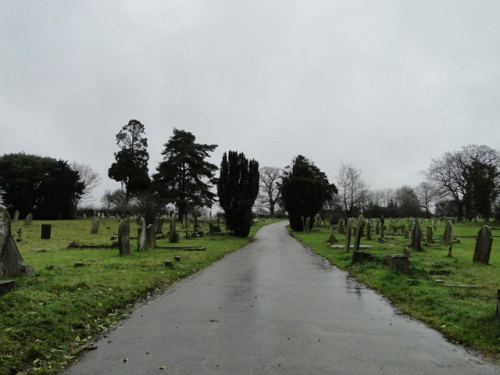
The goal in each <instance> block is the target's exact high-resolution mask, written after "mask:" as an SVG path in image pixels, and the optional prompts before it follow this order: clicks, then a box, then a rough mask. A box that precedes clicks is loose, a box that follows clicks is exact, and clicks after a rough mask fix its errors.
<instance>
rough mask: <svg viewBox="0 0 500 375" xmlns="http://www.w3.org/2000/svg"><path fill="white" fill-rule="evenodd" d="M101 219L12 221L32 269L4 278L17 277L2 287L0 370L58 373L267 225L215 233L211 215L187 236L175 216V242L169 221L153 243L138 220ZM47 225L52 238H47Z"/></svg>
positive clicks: (13, 231) (191, 228)
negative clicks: (130, 315) (131, 315)
mask: <svg viewBox="0 0 500 375" xmlns="http://www.w3.org/2000/svg"><path fill="white" fill-rule="evenodd" d="M30 219H31V218H30ZM98 220H99V219H96V218H86V219H77V220H58V221H39V220H36V217H35V218H34V219H33V220H30V222H29V223H25V221H24V219H23V220H21V219H19V220H16V221H14V220H12V221H11V222H10V226H11V234H12V237H11V238H12V241H13V242H14V241H15V244H16V245H17V248H18V249H19V252H20V253H21V254H22V261H23V264H26V267H28V265H29V268H30V270H32V273H31V274H30V275H20V276H19V277H17V276H18V275H7V276H6V277H2V278H0V279H3V280H4V281H7V280H10V281H13V282H12V283H9V284H7V283H5V285H4V287H2V288H0V312H1V314H0V327H2V329H0V343H1V345H0V354H1V355H0V374H2V375H3V374H11V373H12V374H17V373H23V371H25V370H26V369H27V368H31V369H32V370H33V371H38V373H44V374H45V373H57V372H58V371H59V370H60V369H61V368H63V367H64V366H66V365H68V364H69V363H71V362H73V361H75V360H76V358H77V356H78V355H79V354H81V353H82V352H84V351H86V350H92V349H93V348H95V347H93V345H92V339H93V338H94V337H96V336H97V335H99V334H102V333H105V332H106V331H107V330H108V328H109V327H110V326H111V325H113V324H116V323H117V322H119V321H120V320H122V319H124V318H125V317H126V316H127V312H128V311H130V310H131V309H132V308H134V307H137V306H138V305H139V304H141V303H144V302H145V301H147V300H148V299H150V298H152V297H154V296H156V295H158V294H159V293H161V292H162V291H163V290H165V288H166V287H167V286H169V285H171V284H172V283H174V282H175V281H177V280H179V279H182V278H184V277H187V276H189V275H192V274H194V273H196V272H198V271H199V270H201V269H203V268H204V267H206V266H207V265H209V264H210V263H213V262H215V261H217V260H218V259H220V258H221V257H224V255H226V254H228V253H230V252H232V251H234V250H236V249H238V248H240V247H242V246H243V245H245V244H246V243H248V242H249V241H250V239H251V237H252V236H253V235H254V234H255V233H256V231H257V230H258V229H259V228H260V227H261V226H262V225H264V224H266V222H264V221H261V222H258V223H257V224H256V225H254V226H253V227H252V228H251V233H250V236H249V238H242V237H235V236H229V235H228V233H227V232H226V230H225V228H224V226H222V228H221V229H222V232H221V233H217V234H214V235H211V234H210V233H209V221H208V220H207V221H206V222H205V224H203V223H202V222H201V221H200V222H199V227H198V231H200V232H204V235H203V237H199V236H192V237H190V239H186V236H185V235H184V232H183V231H186V230H190V231H192V230H193V222H191V223H190V227H189V228H181V223H180V222H177V225H176V226H177V230H178V232H181V233H182V234H183V235H180V236H178V237H179V238H178V241H177V242H175V243H171V242H170V241H169V231H170V228H171V225H168V226H167V225H165V226H163V232H162V233H157V234H156V241H155V242H156V246H155V248H152V247H150V246H148V242H149V245H151V241H145V240H144V238H143V237H142V236H139V237H138V233H140V231H139V228H140V227H139V224H138V221H137V220H136V219H129V220H126V221H120V219H118V218H107V219H106V220H105V225H104V223H103V220H100V225H99V227H97V224H96V222H97V221H98ZM124 223H126V224H127V225H125V224H124ZM212 225H214V226H218V225H217V223H216V222H214V223H213V224H212ZM44 226H45V227H44ZM47 226H50V229H51V230H50V232H51V233H50V239H42V232H43V229H42V227H44V228H47ZM123 227H126V229H125V230H124V228H123ZM219 227H220V226H219ZM45 230H46V229H45ZM19 233H21V234H20V235H19ZM119 234H121V236H120V237H118V236H119ZM141 238H142V239H141ZM144 241H145V242H144ZM71 244H73V246H71ZM74 244H79V245H80V246H75V245H74ZM202 248H203V251H199V250H201V249H202ZM138 250H141V251H138ZM189 250H198V251H189ZM14 276H16V277H14Z"/></svg>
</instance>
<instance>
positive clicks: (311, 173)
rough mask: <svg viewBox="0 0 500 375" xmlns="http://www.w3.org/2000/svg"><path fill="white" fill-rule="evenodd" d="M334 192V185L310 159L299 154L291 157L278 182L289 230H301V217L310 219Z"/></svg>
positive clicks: (312, 219) (335, 190)
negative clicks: (288, 221)
mask: <svg viewBox="0 0 500 375" xmlns="http://www.w3.org/2000/svg"><path fill="white" fill-rule="evenodd" d="M337 192H338V191H337V187H336V186H335V185H334V184H330V183H329V181H328V178H327V177H326V174H325V173H324V172H322V171H321V170H320V169H319V168H318V167H316V166H315V165H314V163H312V162H311V161H309V160H308V159H307V158H306V157H304V156H302V155H299V156H297V157H295V159H294V160H293V162H292V165H291V166H287V167H286V168H285V170H284V172H283V178H282V182H281V195H282V197H283V203H284V205H285V208H286V210H287V211H288V217H289V220H290V227H291V228H292V230H295V231H300V230H303V219H306V218H310V222H311V223H313V222H314V216H315V215H316V214H317V213H318V212H319V210H320V209H321V208H322V207H323V204H324V203H325V202H326V201H327V200H328V199H330V198H331V196H332V194H336V193H337Z"/></svg>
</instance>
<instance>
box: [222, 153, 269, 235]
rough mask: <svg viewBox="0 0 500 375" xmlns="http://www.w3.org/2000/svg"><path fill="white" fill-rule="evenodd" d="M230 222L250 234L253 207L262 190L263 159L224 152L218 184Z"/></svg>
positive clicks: (233, 228) (232, 227)
mask: <svg viewBox="0 0 500 375" xmlns="http://www.w3.org/2000/svg"><path fill="white" fill-rule="evenodd" d="M217 194H218V196H219V203H220V206H221V207H222V208H223V209H224V212H225V215H226V226H227V227H228V228H229V230H231V231H232V232H233V233H234V234H235V235H236V236H239V237H247V236H248V233H249V232H250V226H251V224H252V207H253V204H254V202H255V199H256V198H257V195H258V194H259V163H258V162H257V161H255V160H253V159H252V160H248V159H247V158H246V157H245V155H244V154H243V153H239V154H238V153H237V152H236V151H229V153H227V154H226V153H224V156H223V157H222V163H221V167H220V178H219V182H218V184H217Z"/></svg>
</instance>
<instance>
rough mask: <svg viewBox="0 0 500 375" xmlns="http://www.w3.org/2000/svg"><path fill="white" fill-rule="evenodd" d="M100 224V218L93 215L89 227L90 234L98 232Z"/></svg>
mask: <svg viewBox="0 0 500 375" xmlns="http://www.w3.org/2000/svg"><path fill="white" fill-rule="evenodd" d="M100 225H101V220H100V219H99V218H98V217H97V216H94V218H93V219H92V228H91V229H90V234H97V232H99V226H100Z"/></svg>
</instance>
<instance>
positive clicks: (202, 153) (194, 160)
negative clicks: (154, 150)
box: [153, 129, 217, 217]
mask: <svg viewBox="0 0 500 375" xmlns="http://www.w3.org/2000/svg"><path fill="white" fill-rule="evenodd" d="M195 141H196V137H195V136H194V135H193V134H192V133H190V132H187V131H184V130H177V129H174V135H173V136H172V137H170V139H169V141H168V142H167V143H166V144H165V150H164V151H163V152H162V155H163V161H162V162H161V163H160V164H159V165H158V167H157V168H156V170H157V173H156V174H155V175H154V176H153V182H154V185H155V189H156V190H157V191H158V193H159V195H160V197H162V198H163V199H164V200H166V201H170V202H175V204H176V205H177V208H178V209H179V215H180V216H181V217H182V215H184V214H186V212H187V209H188V205H192V206H208V207H211V206H212V204H213V203H214V198H215V194H214V193H213V192H212V191H210V189H211V188H212V186H213V185H212V184H214V183H215V177H214V172H215V171H216V170H217V166H215V165H213V164H211V163H209V162H207V161H205V159H206V158H208V157H209V153H210V152H212V151H213V150H215V148H217V145H208V144H201V143H196V142H195Z"/></svg>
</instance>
